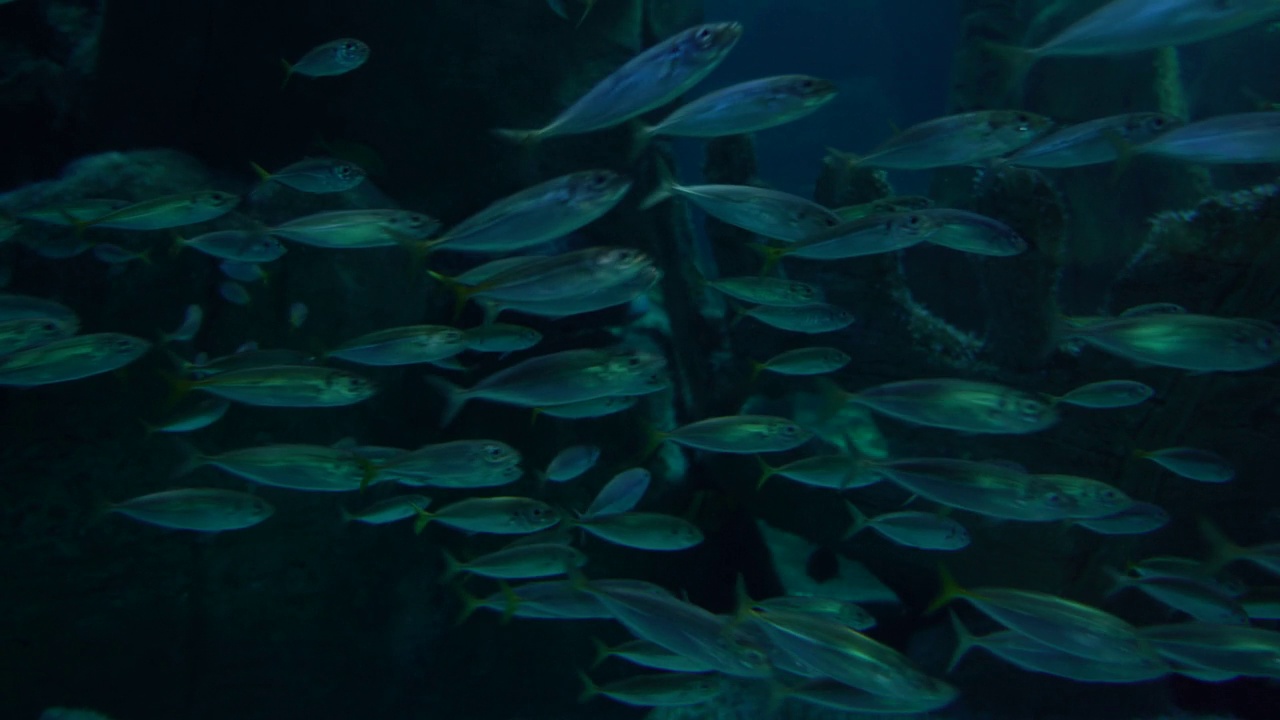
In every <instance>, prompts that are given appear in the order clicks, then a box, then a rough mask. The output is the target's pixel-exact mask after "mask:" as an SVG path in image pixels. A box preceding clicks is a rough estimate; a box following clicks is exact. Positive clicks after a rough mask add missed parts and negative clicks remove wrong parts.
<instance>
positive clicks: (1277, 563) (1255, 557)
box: [1199, 518, 1280, 575]
mask: <svg viewBox="0 0 1280 720" xmlns="http://www.w3.org/2000/svg"><path fill="white" fill-rule="evenodd" d="M1199 524H1200V532H1201V534H1203V535H1204V537H1205V540H1206V541H1207V542H1208V543H1209V547H1210V549H1211V550H1212V553H1213V555H1212V560H1210V563H1209V567H1210V568H1212V569H1214V570H1216V569H1218V568H1221V567H1222V566H1224V565H1227V564H1228V563H1232V562H1235V561H1237V560H1245V561H1248V562H1251V563H1253V564H1254V565H1257V566H1258V567H1260V568H1262V569H1263V570H1266V571H1267V572H1269V573H1271V574H1273V575H1280V542H1270V543H1263V544H1261V545H1252V546H1249V547H1241V546H1239V545H1236V544H1235V543H1233V542H1231V541H1230V540H1229V539H1228V538H1227V537H1226V536H1225V535H1223V534H1222V531H1221V530H1219V529H1218V528H1217V526H1216V525H1214V524H1213V523H1212V522H1210V521H1209V520H1207V519H1204V518H1201V519H1200V523H1199Z"/></svg>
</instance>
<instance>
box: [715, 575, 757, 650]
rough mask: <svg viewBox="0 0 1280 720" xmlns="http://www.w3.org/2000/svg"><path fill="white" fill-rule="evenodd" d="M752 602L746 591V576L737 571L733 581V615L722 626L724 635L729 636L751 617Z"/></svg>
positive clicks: (753, 601) (749, 594)
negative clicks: (736, 576)
mask: <svg viewBox="0 0 1280 720" xmlns="http://www.w3.org/2000/svg"><path fill="white" fill-rule="evenodd" d="M754 604H755V600H753V599H752V598H751V593H749V592H747V577H746V576H745V575H743V574H742V573H738V578H737V579H736V580H734V583H733V615H732V616H731V617H730V618H729V621H728V622H726V623H725V624H724V626H723V633H724V634H725V636H731V635H732V634H733V631H734V630H736V629H737V628H739V627H741V626H742V624H743V623H745V622H747V621H748V620H750V619H751V617H752V615H753V612H752V610H751V606H752V605H754Z"/></svg>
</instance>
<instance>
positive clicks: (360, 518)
mask: <svg viewBox="0 0 1280 720" xmlns="http://www.w3.org/2000/svg"><path fill="white" fill-rule="evenodd" d="M430 505H431V498H429V497H426V496H424V495H397V496H395V497H389V498H387V499H386V500H379V501H378V502H376V503H373V504H372V505H369V506H368V507H366V508H364V509H363V510H360V511H358V512H354V513H353V512H350V511H348V510H347V509H346V508H342V521H343V522H358V523H364V524H365V525H386V524H388V523H393V522H399V521H401V520H406V519H408V518H411V517H414V516H415V515H417V514H418V512H417V511H418V510H426V509H427V508H428V507H429V506H430Z"/></svg>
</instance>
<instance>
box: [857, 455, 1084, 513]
mask: <svg viewBox="0 0 1280 720" xmlns="http://www.w3.org/2000/svg"><path fill="white" fill-rule="evenodd" d="M874 468H875V471H876V472H878V473H882V474H883V475H884V477H886V478H888V479H889V480H890V481H892V482H893V483H895V484H897V485H900V486H901V487H903V488H905V489H907V490H908V491H910V492H912V493H915V494H916V495H919V496H921V497H923V498H925V499H928V500H932V501H934V502H936V503H939V504H942V505H947V506H949V507H954V508H959V509H961V510H968V511H970V512H974V513H978V514H979V515H987V516H989V517H996V518H1004V519H1008V520H1021V521H1024V522H1044V521H1049V520H1066V519H1068V518H1071V517H1073V516H1074V514H1075V510H1076V501H1075V499H1074V498H1073V497H1072V496H1071V495H1069V494H1068V493H1067V492H1066V491H1065V490H1064V488H1063V487H1061V486H1060V485H1058V484H1056V483H1054V482H1052V481H1050V480H1047V479H1044V478H1040V477H1037V476H1035V475H1031V474H1030V473H1027V472H1025V471H1021V470H1016V469H1014V468H1010V467H1007V466H1004V465H997V464H994V463H979V462H973V461H969V460H952V459H949V458H910V459H902V460H889V461H885V462H880V463H878V464H876V465H875V466H874Z"/></svg>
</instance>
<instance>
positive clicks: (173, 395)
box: [160, 353, 196, 407]
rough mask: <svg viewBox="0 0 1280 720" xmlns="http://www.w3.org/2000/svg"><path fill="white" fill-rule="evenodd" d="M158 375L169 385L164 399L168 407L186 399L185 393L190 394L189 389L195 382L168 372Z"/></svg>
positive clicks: (161, 372)
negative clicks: (167, 393)
mask: <svg viewBox="0 0 1280 720" xmlns="http://www.w3.org/2000/svg"><path fill="white" fill-rule="evenodd" d="M170 354H172V353H170ZM160 375H161V377H163V378H164V380H165V382H167V383H169V396H168V397H167V398H165V404H166V405H168V406H169V407H173V406H174V405H177V404H178V401H180V400H182V398H184V397H186V396H187V393H189V392H191V389H192V388H194V387H195V386H196V381H195V380H188V379H187V378H182V377H178V376H177V375H174V374H173V373H170V372H166V371H163V370H162V371H160Z"/></svg>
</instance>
